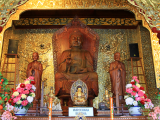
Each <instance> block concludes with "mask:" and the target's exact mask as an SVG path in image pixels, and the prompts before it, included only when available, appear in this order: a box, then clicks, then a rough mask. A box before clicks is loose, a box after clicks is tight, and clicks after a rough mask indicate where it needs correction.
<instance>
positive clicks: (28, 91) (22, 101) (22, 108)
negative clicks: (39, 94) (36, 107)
mask: <svg viewBox="0 0 160 120" xmlns="http://www.w3.org/2000/svg"><path fill="white" fill-rule="evenodd" d="M34 84H35V82H34V77H32V76H30V77H29V78H27V79H26V80H25V81H24V83H20V84H19V85H18V86H17V87H16V90H14V91H13V94H12V96H11V102H10V103H11V104H12V105H13V106H14V107H16V108H18V109H19V110H18V112H15V115H16V116H24V115H25V114H26V113H27V111H28V109H29V107H31V106H33V103H32V102H33V99H34V97H35V90H36V87H35V86H34Z"/></svg>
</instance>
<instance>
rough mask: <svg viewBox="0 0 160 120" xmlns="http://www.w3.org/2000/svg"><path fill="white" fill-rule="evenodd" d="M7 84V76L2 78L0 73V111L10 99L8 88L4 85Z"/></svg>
mask: <svg viewBox="0 0 160 120" xmlns="http://www.w3.org/2000/svg"><path fill="white" fill-rule="evenodd" d="M7 84H8V80H7V78H4V77H3V76H2V74H1V73H0V91H1V92H0V111H1V112H3V110H5V105H6V102H7V101H8V100H9V99H10V88H8V87H6V85H7Z"/></svg>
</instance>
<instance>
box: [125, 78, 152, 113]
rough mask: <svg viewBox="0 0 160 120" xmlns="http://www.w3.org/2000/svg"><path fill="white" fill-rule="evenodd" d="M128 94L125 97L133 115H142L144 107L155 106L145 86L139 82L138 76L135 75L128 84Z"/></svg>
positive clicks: (150, 107)
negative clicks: (146, 92) (148, 96)
mask: <svg viewBox="0 0 160 120" xmlns="http://www.w3.org/2000/svg"><path fill="white" fill-rule="evenodd" d="M126 94H127V95H125V96H124V99H125V102H126V106H127V107H128V110H129V113H130V115H132V116H141V115H142V109H143V108H145V109H152V108H153V106H154V105H153V104H152V102H151V100H150V99H148V98H147V95H146V94H145V91H144V87H142V86H141V85H140V84H139V80H138V79H137V76H133V77H132V80H131V82H130V84H127V85H126Z"/></svg>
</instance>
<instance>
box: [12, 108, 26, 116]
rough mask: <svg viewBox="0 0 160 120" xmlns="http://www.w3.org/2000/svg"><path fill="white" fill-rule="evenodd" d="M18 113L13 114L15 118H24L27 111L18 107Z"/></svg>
mask: <svg viewBox="0 0 160 120" xmlns="http://www.w3.org/2000/svg"><path fill="white" fill-rule="evenodd" d="M17 109H18V111H17V112H14V114H15V116H25V115H26V113H27V111H28V109H25V108H22V107H19V108H17Z"/></svg>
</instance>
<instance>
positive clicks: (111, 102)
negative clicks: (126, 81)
mask: <svg viewBox="0 0 160 120" xmlns="http://www.w3.org/2000/svg"><path fill="white" fill-rule="evenodd" d="M110 117H111V120H113V98H112V97H110Z"/></svg>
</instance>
